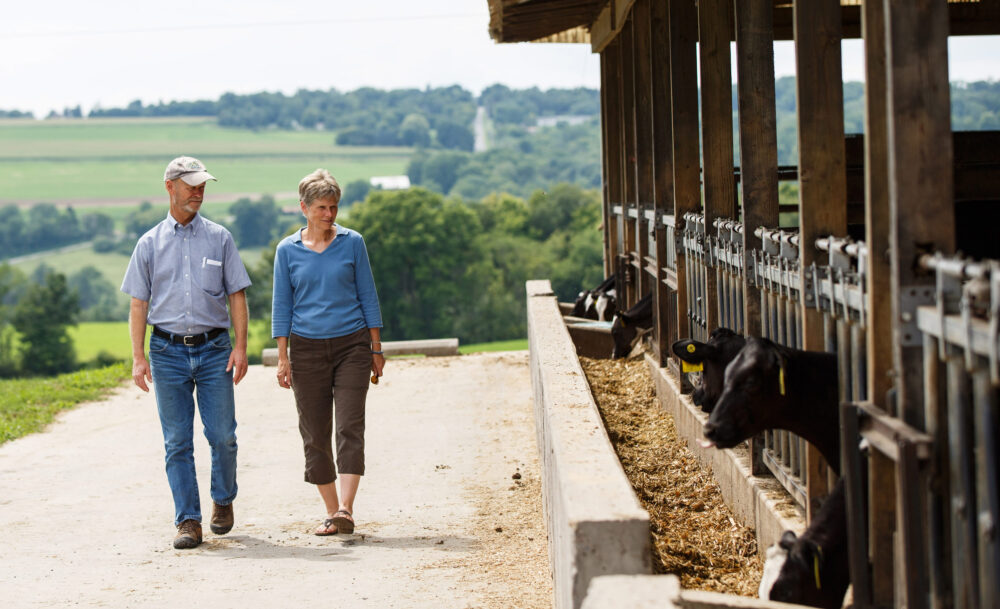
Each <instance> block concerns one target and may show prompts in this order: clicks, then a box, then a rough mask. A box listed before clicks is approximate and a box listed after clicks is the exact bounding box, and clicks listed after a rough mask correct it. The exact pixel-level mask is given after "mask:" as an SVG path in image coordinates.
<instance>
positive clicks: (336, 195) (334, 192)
mask: <svg viewBox="0 0 1000 609" xmlns="http://www.w3.org/2000/svg"><path fill="white" fill-rule="evenodd" d="M299 199H300V200H301V201H302V202H303V203H305V204H306V207H308V206H310V205H312V202H313V201H315V200H316V199H333V200H334V202H335V203H339V202H340V184H338V183H337V179H336V178H334V177H333V176H332V175H330V172H329V171H327V170H325V169H317V170H316V171H314V172H312V173H310V174H309V175H307V176H306V177H304V178H302V181H300V182H299Z"/></svg>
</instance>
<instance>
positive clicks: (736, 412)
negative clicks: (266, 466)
mask: <svg viewBox="0 0 1000 609" xmlns="http://www.w3.org/2000/svg"><path fill="white" fill-rule="evenodd" d="M784 366H785V365H784V360H783V356H782V354H781V352H780V351H779V350H778V346H777V345H775V344H774V343H772V342H771V341H769V340H767V339H764V338H751V339H749V340H747V342H746V345H745V346H744V347H743V348H742V349H741V350H740V352H739V353H738V354H737V355H736V358H735V359H733V361H732V362H730V363H729V365H728V366H727V367H726V373H725V381H724V382H723V388H722V393H721V395H719V399H718V400H717V401H716V403H715V408H714V409H713V410H712V414H711V416H709V418H708V422H707V423H705V429H704V433H705V438H706V439H707V440H708V441H709V442H711V443H713V444H715V446H717V447H719V448H732V447H734V446H736V445H737V444H739V443H740V442H742V441H743V440H746V439H748V438H750V437H752V436H754V435H756V434H758V433H760V432H762V431H764V430H765V429H771V428H773V427H778V425H776V424H775V423H776V421H775V414H776V410H777V408H778V406H779V405H780V404H781V403H782V402H783V401H784Z"/></svg>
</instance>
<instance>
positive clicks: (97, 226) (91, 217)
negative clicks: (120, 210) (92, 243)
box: [80, 212, 115, 237]
mask: <svg viewBox="0 0 1000 609" xmlns="http://www.w3.org/2000/svg"><path fill="white" fill-rule="evenodd" d="M80 221H81V222H82V224H83V231H84V233H85V234H86V235H87V236H88V237H100V236H110V235H112V234H114V232H115V221H114V220H113V219H112V218H111V216H109V215H108V214H105V213H102V212H93V213H89V214H87V215H85V216H83V217H81V218H80Z"/></svg>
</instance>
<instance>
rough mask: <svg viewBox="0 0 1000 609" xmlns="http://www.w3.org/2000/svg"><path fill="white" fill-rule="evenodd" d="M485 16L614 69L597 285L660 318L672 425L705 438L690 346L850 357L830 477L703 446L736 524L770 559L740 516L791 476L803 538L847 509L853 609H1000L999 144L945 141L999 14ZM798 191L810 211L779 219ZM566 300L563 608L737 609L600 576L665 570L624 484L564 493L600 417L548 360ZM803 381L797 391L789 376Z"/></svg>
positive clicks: (522, 1)
mask: <svg viewBox="0 0 1000 609" xmlns="http://www.w3.org/2000/svg"><path fill="white" fill-rule="evenodd" d="M488 3H489V7H490V14H491V23H490V34H491V36H492V37H493V39H494V40H495V41H497V42H500V43H505V42H539V43H545V42H549V43H552V42H563V43H580V44H590V45H591V47H592V49H593V51H594V52H595V53H599V54H600V57H601V100H602V136H603V137H602V161H603V200H604V215H603V218H604V223H603V230H604V246H605V250H604V254H605V255H604V265H605V267H604V270H605V275H606V276H607V277H612V276H613V277H614V278H615V279H614V288H615V293H616V296H617V299H618V308H619V309H622V310H624V309H627V308H629V307H630V306H632V305H635V304H636V303H638V302H639V301H640V300H642V299H643V297H645V296H647V295H650V296H651V298H652V314H651V328H652V331H651V332H650V333H649V334H647V335H646V336H645V338H644V339H642V340H646V341H647V342H648V349H647V351H646V356H645V357H646V360H647V362H648V364H649V369H650V374H651V375H652V376H653V377H654V380H655V382H656V385H657V390H658V394H659V398H660V400H661V401H662V403H663V405H664V407H665V409H666V410H667V411H670V412H672V413H673V414H674V416H675V418H676V419H677V424H678V428H679V429H682V430H687V431H686V433H687V434H688V435H689V439H690V440H691V441H692V442H693V440H695V439H696V438H699V437H700V436H701V431H702V425H703V424H704V423H705V421H706V416H705V415H704V414H703V413H701V412H699V411H698V410H697V409H695V408H694V407H693V406H692V405H691V403H690V401H689V400H688V398H687V397H684V396H685V395H686V394H688V393H690V392H691V390H692V389H693V388H692V386H691V384H690V382H689V379H688V377H687V376H686V375H685V374H684V372H683V366H682V365H681V362H680V360H679V359H678V356H677V355H676V354H675V353H674V352H673V351H672V350H671V345H673V344H674V343H675V342H676V341H678V340H682V339H694V340H697V341H702V342H705V341H709V339H710V337H711V336H713V331H714V330H716V329H717V328H729V329H731V330H734V331H735V332H736V333H738V334H739V335H742V336H746V337H763V338H766V339H769V340H770V341H771V342H772V343H774V344H776V345H780V346H781V347H782V349H784V350H781V351H778V353H779V354H784V355H782V356H781V357H782V358H791V357H793V356H792V355H788V354H790V353H792V352H791V351H789V349H798V350H804V351H808V352H814V353H829V354H833V356H831V358H832V359H831V361H833V362H834V366H833V369H834V370H835V373H834V376H835V379H834V382H833V387H835V389H834V390H832V391H833V393H836V395H835V396H833V395H824V396H819V397H817V396H812V397H817V399H819V398H822V399H824V400H828V401H831V402H832V403H834V405H835V406H834V407H835V408H837V409H838V410H839V412H837V413H836V418H835V419H834V421H837V420H838V419H839V429H838V433H837V434H836V440H837V445H836V447H835V448H834V449H833V450H832V451H831V450H828V451H827V453H826V454H838V456H839V463H828V462H827V461H826V460H825V459H824V458H823V454H822V453H821V451H820V449H819V448H818V447H817V446H815V445H812V444H809V443H807V442H805V441H804V440H803V439H802V438H801V437H800V436H798V435H795V434H791V433H789V432H788V431H778V430H769V431H766V432H764V433H760V434H756V435H754V436H753V437H751V438H750V439H749V444H748V449H747V451H746V453H747V455H748V456H747V459H746V464H745V465H746V467H745V468H743V469H745V470H746V471H745V472H743V469H741V467H742V465H741V464H740V463H738V462H737V461H738V459H736V458H735V457H733V456H732V455H731V454H729V455H728V456H727V455H726V454H725V453H726V451H721V450H718V449H715V448H705V449H696V450H698V451H700V452H699V454H700V455H701V456H702V458H703V459H704V460H705V461H706V462H708V463H710V464H711V465H712V468H713V471H715V473H716V475H717V477H719V476H728V477H731V478H733V479H734V481H732V483H731V484H730V485H729V486H730V487H731V490H730V491H729V496H730V498H731V499H732V502H733V503H734V511H735V512H737V513H738V514H740V518H741V519H743V520H744V521H746V522H747V523H749V524H750V525H752V526H754V527H755V528H756V529H757V532H758V536H759V539H760V542H761V545H762V546H764V545H767V544H770V543H771V542H774V541H777V539H778V538H779V537H780V535H781V527H780V519H778V518H777V517H774V516H772V515H769V513H768V512H769V510H768V508H767V506H766V505H765V503H766V502H764V501H762V500H760V499H759V498H758V499H749V500H746V499H741V498H740V497H746V496H752V492H753V491H752V490H743V491H741V490H740V488H741V487H745V488H746V489H751V488H752V486H753V478H755V477H759V476H773V477H774V478H775V479H777V480H778V481H779V482H780V483H781V484H782V485H783V486H784V487H785V488H786V490H787V492H788V493H789V495H790V496H791V497H792V498H793V499H794V500H795V501H796V502H797V503H799V504H800V505H801V507H802V510H803V513H804V514H805V516H806V521H807V522H812V521H814V520H815V517H816V516H817V515H818V513H819V510H820V506H821V505H823V502H824V499H825V498H826V497H828V496H830V497H832V496H833V495H832V494H831V493H833V492H834V491H835V489H840V491H837V493H836V494H837V496H840V497H842V498H841V499H840V500H841V501H842V502H843V506H844V508H845V511H846V527H845V528H846V531H845V532H844V534H843V536H844V537H846V541H847V542H848V543H847V548H848V550H847V555H848V563H849V573H850V580H851V585H852V595H853V604H854V606H855V607H909V608H918V607H928V608H930V607H933V608H944V607H963V608H965V607H969V608H983V609H985V608H988V607H997V606H1000V541H998V539H997V530H996V528H997V524H998V522H997V521H998V518H1000V490H998V485H997V483H998V474H997V467H998V463H1000V453H998V448H997V436H998V430H1000V411H998V408H1000V242H998V240H997V238H996V235H997V226H998V223H997V220H998V219H1000V132H990V131H980V132H959V131H953V130H952V124H951V106H950V93H949V92H950V89H949V79H948V39H949V37H951V36H985V35H996V34H1000V1H997V0H978V1H976V0H971V1H969V0H950V1H946V0H911V1H909V2H897V1H895V0H884V1H861V0H842V1H838V0H810V1H808V2H806V1H802V0H796V1H793V0H736V1H735V2H733V1H729V2H726V1H724V0H662V1H657V0H488ZM846 38H861V39H862V40H863V42H864V49H865V51H864V52H865V73H866V77H865V82H864V87H865V106H866V107H865V120H864V133H863V134H847V133H845V132H844V109H843V89H842V81H843V78H842V69H841V65H842V57H841V41H842V40H843V39H846ZM779 40H794V43H795V45H794V47H795V64H796V72H797V80H796V105H797V133H798V163H797V165H794V166H782V165H779V163H778V156H777V146H776V119H775V114H776V109H775V104H776V100H775V75H774V42H775V41H779ZM733 44H734V45H735V72H736V74H737V75H738V78H737V79H736V82H735V83H734V81H733V78H732V74H733V69H734V66H733V64H732V59H731V48H732V47H731V45H733ZM734 85H735V93H736V95H735V99H736V109H737V112H735V113H734V108H733V99H734V98H733V91H734ZM734 114H735V115H736V116H737V117H738V118H737V119H736V121H735V122H736V124H734ZM737 159H738V161H737ZM785 181H787V182H793V183H795V184H797V187H798V200H797V201H796V202H794V203H789V204H785V205H781V204H779V196H778V190H779V182H785ZM553 300H554V299H553V298H552V297H551V295H550V294H549V293H548V291H547V289H546V285H545V284H544V282H538V283H531V282H529V286H528V315H529V335H530V339H531V343H532V347H531V348H532V367H533V378H534V380H535V383H536V389H535V391H536V395H537V396H538V397H537V398H536V401H537V403H538V408H539V412H540V414H539V421H540V423H539V427H540V429H539V437H540V444H541V447H542V450H543V460H545V461H546V474H545V476H546V477H545V480H546V483H547V484H548V488H547V489H546V491H545V493H546V494H545V497H546V511H547V514H548V518H549V525H550V528H551V530H550V538H551V539H550V555H551V559H552V561H553V573H554V577H555V588H556V604H557V606H558V607H580V606H585V607H586V606H592V607H597V606H602V605H601V604H600V603H601V602H602V601H601V600H599V599H609V598H615V599H618V601H619V602H622V603H624V602H625V599H627V598H632V596H630V595H639V596H641V595H642V594H643V592H642V590H647V589H648V590H649V592H648V595H649V597H650V598H656V597H657V595H661V596H662V595H664V594H672V595H674V598H679V599H681V600H680V601H678V603H679V605H678V606H699V607H702V606H724V605H725V603H726V601H725V600H724V599H719V598H714V599H706V598H700V599H698V600H690V601H684V600H683V599H684V598H685V597H684V595H683V594H682V593H680V592H677V591H676V590H674V591H672V592H671V591H668V588H669V586H668V585H667V584H664V583H663V582H662V581H661V580H658V579H656V578H653V579H652V580H648V579H638V580H635V579H628V578H625V579H622V578H615V577H611V578H604V577H601V576H602V575H635V574H642V573H644V572H648V571H644V569H645V570H648V560H646V561H645V562H644V559H643V558H642V556H641V553H642V552H648V546H647V545H643V544H644V542H643V535H642V531H641V528H642V515H641V513H640V512H641V510H639V511H637V510H636V509H635V505H634V502H633V503H629V502H628V501H624V502H622V503H615V502H617V501H619V500H618V499H617V498H616V497H615V495H616V494H617V493H619V492H623V493H624V492H627V491H621V486H620V484H619V483H617V482H607V486H601V485H602V484H604V482H603V481H602V480H601V479H599V477H596V476H595V478H597V479H592V480H590V481H589V484H591V487H590V488H589V489H583V488H579V487H575V486H574V484H575V483H574V482H573V481H571V480H567V478H568V477H572V476H571V475H570V474H571V473H572V472H571V471H570V474H567V471H568V470H567V468H569V470H571V469H572V467H574V465H573V463H574V459H577V458H581V459H583V458H584V457H580V455H579V453H574V452H573V449H572V447H571V446H570V447H567V445H573V443H574V442H577V444H576V446H581V445H583V443H584V442H585V440H584V439H580V440H579V441H577V440H574V439H572V438H576V436H573V435H572V434H573V433H575V432H573V431H567V430H566V429H562V428H560V425H562V426H567V427H573V425H574V421H577V422H578V421H579V419H578V417H580V416H583V415H581V414H580V413H582V412H584V411H583V410H581V409H579V408H577V409H575V410H573V409H572V408H570V406H572V404H570V402H572V400H573V399H578V400H581V401H586V400H587V399H588V398H587V397H586V396H585V395H583V392H580V393H579V394H577V393H574V391H576V390H575V389H571V388H569V387H572V386H573V383H574V382H575V381H574V377H579V374H578V373H577V372H576V369H575V368H573V367H572V366H571V365H569V364H566V363H565V362H564V361H563V358H562V356H563V355H565V354H564V353H553V352H552V349H554V347H552V345H553V344H555V343H556V342H557V341H558V340H559V339H558V336H560V332H561V333H562V334H561V335H565V336H566V337H568V336H569V335H568V333H567V332H566V330H565V329H564V328H561V329H559V330H558V331H557V330H554V329H551V328H549V327H548V324H550V323H551V314H550V311H551V310H552V309H553V308H554V307H555V305H554V304H553V303H552V302H550V301H553ZM754 344H758V343H756V342H755V343H754ZM743 353H745V351H744V352H741V356H742V354H743ZM796 353H797V352H796ZM795 357H797V356H795ZM789 361H791V360H789V359H782V362H783V363H782V364H780V370H779V372H780V375H781V376H780V394H781V396H784V395H785V384H786V380H787V383H788V385H789V387H791V386H792V384H793V383H794V382H795V380H794V379H792V378H788V379H786V377H785V373H786V369H787V370H788V371H789V374H792V368H791V367H789V366H791V364H789V363H788V362H789ZM786 367H787V368H786ZM727 382H728V380H727ZM775 387H778V385H776V386H775ZM577 389H579V388H577ZM772 389H773V388H772ZM727 390H729V391H735V389H732V388H730V387H727ZM574 396H576V397H574ZM807 401H808V400H807ZM571 411H572V412H571ZM573 417H577V418H576V419H574V418H573ZM587 424H589V421H588V423H587ZM598 424H599V419H598ZM834 425H835V426H836V425H837V424H836V423H835V424H834ZM580 426H583V427H585V426H586V425H580ZM577 431H579V430H577ZM581 433H582V432H581ZM581 438H582V436H581ZM594 450H598V449H596V448H595V449H594ZM590 458H593V459H599V458H598V457H596V456H594V455H590V456H587V457H585V459H590ZM588 463H589V465H588V467H594V468H596V467H597V466H596V465H594V463H593V462H590V461H588ZM612 469H613V468H612ZM733 472H735V473H733ZM835 472H836V473H839V474H840V475H839V476H838V475H836V473H835ZM744 473H745V474H749V475H744ZM561 476H562V477H561ZM736 478H739V480H736ZM616 485H617V486H616ZM588 491H589V492H591V493H606V494H607V496H605V497H602V499H601V500H602V501H604V502H606V503H607V502H611V503H612V504H614V505H620V506H621V507H620V509H619V510H618V512H617V513H619V514H621V517H620V518H619V519H618V520H616V521H614V522H610V521H601V522H591V521H588V520H587V519H586V517H585V516H581V515H580V512H579V511H575V508H574V504H573V502H574V499H573V498H574V497H575V496H576V495H574V494H573V493H574V492H581V493H586V492H588ZM841 492H842V495H841ZM612 511H614V510H612ZM630 540H631V541H634V542H635V548H636V549H635V550H634V552H636V553H638V554H640V555H632V554H630V552H631V550H628V549H627V548H628V547H629V546H628V544H629V543H630ZM645 543H647V544H648V542H645ZM584 546H586V547H584ZM817 565H818V563H817ZM818 568H819V567H818V566H817V573H818ZM817 584H818V575H817ZM616 586H617V588H616ZM635 602H636V603H637V604H635V605H634V606H639V604H638V603H639V602H640V601H639V600H636V601H635ZM603 606H610V605H603ZM615 606H628V605H625V604H616V605H615ZM643 606H645V605H643Z"/></svg>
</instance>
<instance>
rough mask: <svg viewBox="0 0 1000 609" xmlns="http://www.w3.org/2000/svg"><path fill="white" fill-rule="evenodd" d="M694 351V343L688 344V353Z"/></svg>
mask: <svg viewBox="0 0 1000 609" xmlns="http://www.w3.org/2000/svg"><path fill="white" fill-rule="evenodd" d="M694 351H695V346H694V345H688V353H694Z"/></svg>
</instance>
